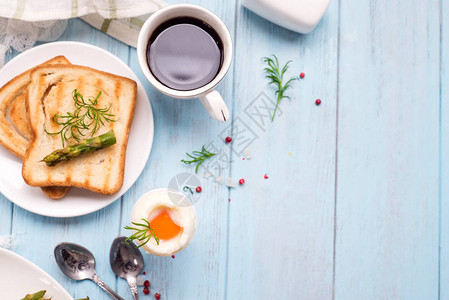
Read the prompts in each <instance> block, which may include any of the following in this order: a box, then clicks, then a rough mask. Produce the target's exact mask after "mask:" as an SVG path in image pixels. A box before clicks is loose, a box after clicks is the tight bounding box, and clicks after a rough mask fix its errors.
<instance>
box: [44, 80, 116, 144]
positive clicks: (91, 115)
mask: <svg viewBox="0 0 449 300" xmlns="http://www.w3.org/2000/svg"><path fill="white" fill-rule="evenodd" d="M100 95H101V91H99V92H98V95H97V97H95V99H87V100H84V97H83V95H81V94H80V93H78V91H77V90H76V89H74V90H73V101H74V103H75V111H74V112H67V113H66V114H65V115H58V114H55V115H54V116H53V117H52V118H51V120H52V121H53V122H55V123H56V124H58V125H61V126H62V128H61V130H59V131H57V132H49V131H47V129H46V128H44V130H45V132H46V133H47V134H49V135H60V136H61V141H62V147H64V144H65V143H66V142H67V143H68V142H69V141H70V139H73V140H75V141H76V142H79V141H80V140H81V139H82V138H84V137H85V136H86V131H89V132H90V134H89V135H90V138H92V137H93V136H94V134H95V133H97V131H98V130H99V129H100V127H101V126H104V124H105V123H106V122H115V121H117V120H114V119H113V117H114V115H113V114H110V113H108V111H109V109H110V108H111V105H109V106H108V107H102V108H101V107H100V108H97V107H96V106H97V104H98V98H99V97H100Z"/></svg>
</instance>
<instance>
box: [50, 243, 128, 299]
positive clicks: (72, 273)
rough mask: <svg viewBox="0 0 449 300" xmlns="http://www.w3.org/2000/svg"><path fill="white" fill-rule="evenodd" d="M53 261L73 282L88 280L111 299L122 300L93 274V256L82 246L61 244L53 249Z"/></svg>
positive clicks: (95, 273)
mask: <svg viewBox="0 0 449 300" xmlns="http://www.w3.org/2000/svg"><path fill="white" fill-rule="evenodd" d="M54 254H55V260H56V263H57V264H58V266H59V268H60V269H61V271H62V272H63V273H64V274H65V275H66V276H67V277H70V278H72V279H74V280H84V279H90V280H92V281H94V282H95V283H96V284H98V286H99V287H101V288H102V289H103V290H104V291H105V292H106V293H107V294H108V295H109V296H110V297H111V298H112V299H114V300H124V299H123V298H122V297H120V296H119V295H117V293H115V292H114V291H113V290H112V289H111V288H110V287H109V286H107V284H106V283H104V281H103V280H101V279H100V277H98V275H97V272H95V258H94V255H93V254H92V253H91V252H90V251H89V250H87V249H86V248H84V247H83V246H80V245H77V244H73V243H61V244H59V245H57V246H56V247H55V251H54Z"/></svg>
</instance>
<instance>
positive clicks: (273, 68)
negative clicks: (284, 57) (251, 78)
mask: <svg viewBox="0 0 449 300" xmlns="http://www.w3.org/2000/svg"><path fill="white" fill-rule="evenodd" d="M272 56H273V57H274V59H272V58H269V57H264V58H263V61H264V62H265V63H267V65H268V66H267V67H266V68H264V72H265V77H266V78H268V79H269V80H270V82H269V83H268V84H274V85H275V87H276V92H275V95H277V96H278V97H277V102H276V107H275V108H274V112H273V117H272V118H271V121H273V120H274V116H275V115H276V111H277V108H278V105H279V102H281V100H282V99H284V98H288V99H289V98H290V97H289V96H285V95H284V93H285V91H286V90H287V89H288V88H290V87H291V83H292V82H293V81H295V80H298V79H299V78H298V77H291V78H290V79H288V80H287V81H286V82H285V83H284V74H285V72H287V70H288V67H289V66H288V65H289V64H290V62H291V60H289V61H287V62H286V63H285V65H284V67H282V69H280V66H279V60H278V58H277V57H276V55H274V54H273V55H272Z"/></svg>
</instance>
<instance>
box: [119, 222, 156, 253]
mask: <svg viewBox="0 0 449 300" xmlns="http://www.w3.org/2000/svg"><path fill="white" fill-rule="evenodd" d="M142 221H144V223H135V222H131V224H133V225H134V226H136V227H130V226H126V227H125V229H128V230H134V231H135V232H134V234H133V235H131V236H130V237H128V238H127V239H126V240H125V242H128V241H134V240H138V241H141V242H142V243H140V244H139V245H138V246H137V248H140V247H142V246H143V245H145V244H146V243H148V242H149V241H150V239H151V238H152V237H153V238H154V239H155V240H156V243H157V244H158V245H159V238H158V237H157V236H156V234H155V233H154V229H153V228H151V227H150V222H148V220H146V219H142Z"/></svg>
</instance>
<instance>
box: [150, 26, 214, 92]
mask: <svg viewBox="0 0 449 300" xmlns="http://www.w3.org/2000/svg"><path fill="white" fill-rule="evenodd" d="M222 52H223V44H222V42H221V40H220V37H219V36H218V34H217V33H216V32H215V30H214V29H212V27H210V26H209V25H208V24H206V23H205V22H203V21H201V20H198V19H195V18H190V17H182V18H175V19H171V20H169V21H167V22H165V23H163V24H162V25H160V26H159V27H158V28H157V29H156V30H155V31H154V33H153V35H152V36H151V37H150V41H149V43H148V47H147V62H148V66H149V67H150V70H151V73H153V75H154V77H156V78H157V80H159V81H160V82H161V83H162V84H164V85H166V86H168V87H170V88H172V89H175V90H180V91H188V90H194V89H197V88H200V87H202V86H204V85H206V84H208V83H209V82H211V81H212V80H213V79H214V78H215V76H216V75H217V73H218V71H219V70H220V67H221V63H222V59H223V54H222Z"/></svg>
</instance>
